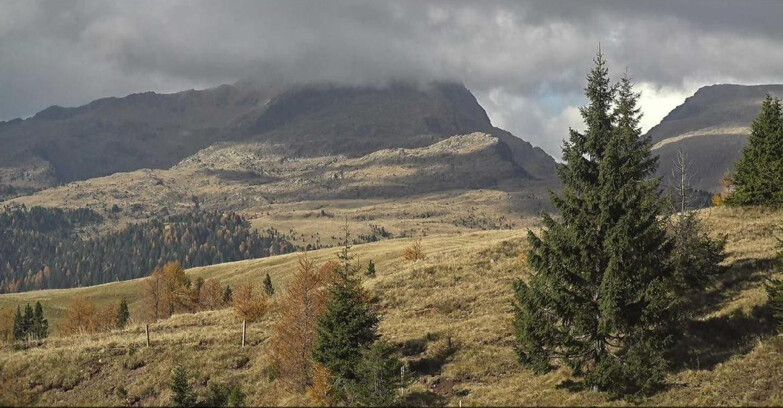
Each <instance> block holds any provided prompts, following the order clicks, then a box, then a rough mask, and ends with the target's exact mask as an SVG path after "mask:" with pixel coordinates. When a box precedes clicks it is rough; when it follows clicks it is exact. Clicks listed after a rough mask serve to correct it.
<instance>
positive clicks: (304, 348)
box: [271, 254, 339, 392]
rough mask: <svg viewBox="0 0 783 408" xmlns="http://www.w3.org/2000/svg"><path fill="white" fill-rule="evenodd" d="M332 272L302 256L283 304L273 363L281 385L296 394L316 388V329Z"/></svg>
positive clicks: (277, 325) (331, 268) (272, 348)
mask: <svg viewBox="0 0 783 408" xmlns="http://www.w3.org/2000/svg"><path fill="white" fill-rule="evenodd" d="M337 267H339V264H337ZM333 271H334V269H333V265H331V264H329V263H327V265H324V266H323V267H321V268H320V269H318V268H316V266H315V263H314V261H313V260H312V258H310V257H308V256H307V254H304V255H302V256H300V257H299V267H298V270H297V272H296V274H295V275H294V277H293V281H292V282H291V284H290V286H289V288H288V291H287V292H286V294H285V297H283V299H282V301H281V302H280V319H279V320H278V322H277V324H276V325H275V327H274V332H273V334H272V340H271V352H272V361H273V364H274V366H275V369H276V371H277V375H278V378H279V379H280V380H281V382H282V383H283V384H284V385H285V386H286V387H288V388H290V389H292V390H294V391H297V392H304V391H305V390H306V389H307V387H309V386H311V385H312V384H313V370H314V362H313V348H314V347H315V340H316V337H317V333H316V325H317V324H318V319H319V318H320V317H321V315H323V313H324V311H325V308H326V302H327V300H328V296H329V292H328V291H327V290H326V286H327V284H328V282H329V279H330V276H332V275H331V274H332V273H333Z"/></svg>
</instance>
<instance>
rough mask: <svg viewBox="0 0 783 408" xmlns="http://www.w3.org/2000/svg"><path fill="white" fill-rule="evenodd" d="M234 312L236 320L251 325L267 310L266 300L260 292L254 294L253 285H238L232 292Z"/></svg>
mask: <svg viewBox="0 0 783 408" xmlns="http://www.w3.org/2000/svg"><path fill="white" fill-rule="evenodd" d="M233 299H234V311H235V312H236V316H237V319H239V320H244V321H246V322H248V323H252V322H255V321H258V320H260V319H261V318H262V317H263V316H264V313H266V310H267V299H266V296H264V295H263V294H262V293H261V291H257V292H254V291H253V284H252V283H250V282H248V283H245V284H242V285H240V286H239V287H238V288H237V290H236V292H234V296H233Z"/></svg>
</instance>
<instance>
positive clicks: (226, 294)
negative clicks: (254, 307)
mask: <svg viewBox="0 0 783 408" xmlns="http://www.w3.org/2000/svg"><path fill="white" fill-rule="evenodd" d="M232 298H233V293H232V292H231V286H229V285H226V290H224V291H223V304H225V305H229V304H231V300H232Z"/></svg>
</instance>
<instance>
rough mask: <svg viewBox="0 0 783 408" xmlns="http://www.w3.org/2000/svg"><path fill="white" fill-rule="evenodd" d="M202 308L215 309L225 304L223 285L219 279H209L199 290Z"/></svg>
mask: <svg viewBox="0 0 783 408" xmlns="http://www.w3.org/2000/svg"><path fill="white" fill-rule="evenodd" d="M199 305H200V306H201V309H202V310H215V309H219V308H220V307H222V306H223V287H222V286H221V285H220V281H218V280H217V279H207V281H206V282H204V285H203V286H202V287H201V291H200V292H199Z"/></svg>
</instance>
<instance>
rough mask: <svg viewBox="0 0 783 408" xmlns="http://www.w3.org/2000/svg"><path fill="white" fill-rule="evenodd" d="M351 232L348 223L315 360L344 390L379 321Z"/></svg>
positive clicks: (375, 334) (320, 324)
mask: <svg viewBox="0 0 783 408" xmlns="http://www.w3.org/2000/svg"><path fill="white" fill-rule="evenodd" d="M350 243H351V241H350V232H349V230H348V227H347V224H346V227H345V239H344V241H343V248H342V250H341V251H340V252H339V253H338V256H337V257H338V259H339V260H340V262H341V265H340V267H339V268H337V271H336V276H335V277H334V280H333V282H331V283H330V285H329V300H328V302H327V303H326V312H325V313H324V315H323V316H321V318H320V319H319V320H318V325H317V327H316V331H317V339H316V343H315V351H314V352H313V358H314V359H315V361H317V362H319V363H321V364H323V366H324V367H326V368H327V369H328V370H329V372H330V373H331V374H332V375H333V376H334V377H335V379H336V384H335V386H336V388H338V391H339V389H343V390H345V389H346V388H347V387H348V386H349V384H350V383H351V382H352V381H353V380H354V379H355V378H356V372H355V369H356V364H357V363H358V361H359V359H360V357H361V353H362V350H363V349H365V348H366V347H369V346H370V345H372V343H373V342H375V340H377V339H378V337H379V335H378V322H379V321H380V318H379V317H378V315H377V314H376V313H375V311H374V310H373V309H372V307H371V305H370V303H369V301H368V296H367V294H366V292H365V291H364V289H363V288H362V285H361V281H360V280H359V278H358V276H357V272H358V268H357V267H356V266H354V265H352V263H351V260H352V259H353V257H352V256H351V254H350V252H349V250H350V247H351V244H350Z"/></svg>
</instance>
